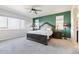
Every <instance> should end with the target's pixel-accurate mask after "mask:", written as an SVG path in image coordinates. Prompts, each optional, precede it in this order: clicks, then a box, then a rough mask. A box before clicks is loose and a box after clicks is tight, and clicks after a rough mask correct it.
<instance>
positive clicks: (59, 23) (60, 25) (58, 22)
mask: <svg viewBox="0 0 79 59" xmlns="http://www.w3.org/2000/svg"><path fill="white" fill-rule="evenodd" d="M63 24H64V16H56V29H57V30H63V29H64V27H63Z"/></svg>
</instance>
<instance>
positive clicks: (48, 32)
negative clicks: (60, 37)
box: [28, 30, 53, 39]
mask: <svg viewBox="0 0 79 59" xmlns="http://www.w3.org/2000/svg"><path fill="white" fill-rule="evenodd" d="M28 33H31V34H41V35H46V36H47V39H49V36H50V35H52V34H53V32H52V31H48V30H35V31H29V32H28Z"/></svg>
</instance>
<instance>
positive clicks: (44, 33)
mask: <svg viewBox="0 0 79 59" xmlns="http://www.w3.org/2000/svg"><path fill="white" fill-rule="evenodd" d="M51 28H52V27H51V26H50V25H48V24H45V25H44V26H41V28H40V30H34V31H29V32H28V33H27V39H28V40H32V41H35V42H38V43H42V44H44V45H48V41H49V40H50V39H51V35H52V34H53V31H52V30H51Z"/></svg>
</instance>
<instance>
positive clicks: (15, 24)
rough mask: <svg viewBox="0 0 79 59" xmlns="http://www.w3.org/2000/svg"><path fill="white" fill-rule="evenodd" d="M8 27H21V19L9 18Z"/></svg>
mask: <svg viewBox="0 0 79 59" xmlns="http://www.w3.org/2000/svg"><path fill="white" fill-rule="evenodd" d="M8 29H20V20H19V19H15V18H8Z"/></svg>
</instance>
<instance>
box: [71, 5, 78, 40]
mask: <svg viewBox="0 0 79 59" xmlns="http://www.w3.org/2000/svg"><path fill="white" fill-rule="evenodd" d="M77 25H78V24H77V6H73V7H72V10H71V39H72V40H74V41H77Z"/></svg>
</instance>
